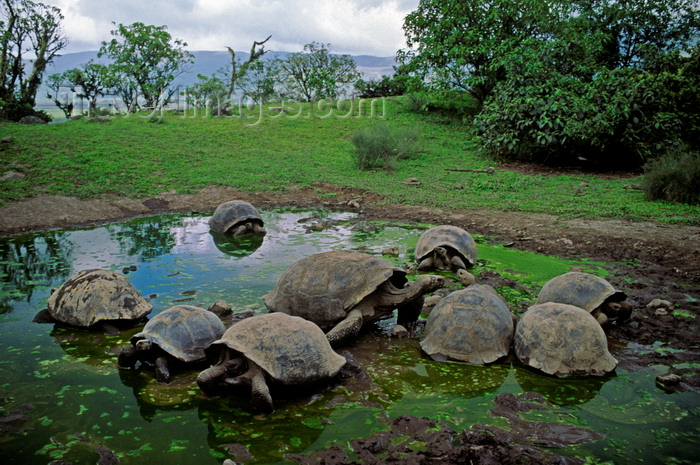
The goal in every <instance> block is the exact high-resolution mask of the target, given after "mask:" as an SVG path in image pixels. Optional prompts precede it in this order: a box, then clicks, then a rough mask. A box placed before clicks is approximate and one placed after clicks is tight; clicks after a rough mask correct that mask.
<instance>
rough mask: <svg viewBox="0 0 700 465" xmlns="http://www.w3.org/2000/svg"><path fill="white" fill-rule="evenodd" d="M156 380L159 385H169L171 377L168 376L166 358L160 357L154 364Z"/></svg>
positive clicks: (168, 369)
mask: <svg viewBox="0 0 700 465" xmlns="http://www.w3.org/2000/svg"><path fill="white" fill-rule="evenodd" d="M155 370H156V379H157V380H158V381H159V382H161V383H166V384H167V383H169V382H170V380H171V379H172V377H171V376H170V368H169V367H168V358H167V357H165V356H160V357H158V358H157V359H156V363H155Z"/></svg>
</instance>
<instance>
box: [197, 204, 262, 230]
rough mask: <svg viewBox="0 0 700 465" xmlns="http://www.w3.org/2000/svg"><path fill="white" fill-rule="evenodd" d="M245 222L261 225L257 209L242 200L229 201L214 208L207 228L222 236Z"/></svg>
mask: <svg viewBox="0 0 700 465" xmlns="http://www.w3.org/2000/svg"><path fill="white" fill-rule="evenodd" d="M247 221H252V222H256V223H258V224H260V226H262V225H263V220H262V217H261V216H260V212H258V209H257V208H255V207H254V206H253V205H251V204H250V203H248V202H246V201H244V200H231V201H229V202H224V203H222V204H221V205H219V206H218V207H216V210H215V211H214V215H213V216H212V217H211V219H210V220H209V227H210V228H211V230H212V231H214V232H217V233H222V234H224V233H226V232H228V231H229V230H230V229H231V228H233V227H234V226H236V225H237V224H239V223H245V222H247Z"/></svg>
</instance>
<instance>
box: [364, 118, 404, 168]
mask: <svg viewBox="0 0 700 465" xmlns="http://www.w3.org/2000/svg"><path fill="white" fill-rule="evenodd" d="M351 140H352V143H353V144H354V145H355V150H354V152H353V154H352V156H353V160H354V161H355V165H356V166H357V167H358V168H359V169H361V170H372V169H377V168H383V169H392V168H393V166H394V162H395V161H396V160H401V159H406V158H410V157H411V156H412V155H413V153H414V145H415V142H416V141H417V136H416V134H415V132H412V131H411V130H410V129H408V128H391V127H389V126H388V125H386V124H375V125H373V126H370V127H369V128H367V129H361V130H359V131H357V132H356V133H355V134H353V136H352V138H351Z"/></svg>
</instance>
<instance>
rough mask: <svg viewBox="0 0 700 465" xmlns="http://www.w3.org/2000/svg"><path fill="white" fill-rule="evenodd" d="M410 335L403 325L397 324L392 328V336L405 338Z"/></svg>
mask: <svg viewBox="0 0 700 465" xmlns="http://www.w3.org/2000/svg"><path fill="white" fill-rule="evenodd" d="M407 336H408V330H407V329H406V328H405V327H404V326H403V325H396V326H394V327H393V328H391V337H398V338H404V337H407Z"/></svg>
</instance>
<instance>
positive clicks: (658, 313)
mask: <svg viewBox="0 0 700 465" xmlns="http://www.w3.org/2000/svg"><path fill="white" fill-rule="evenodd" d="M654 315H656V316H661V315H668V310H666V309H665V308H663V307H659V308H657V309H656V311H655V312H654Z"/></svg>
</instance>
